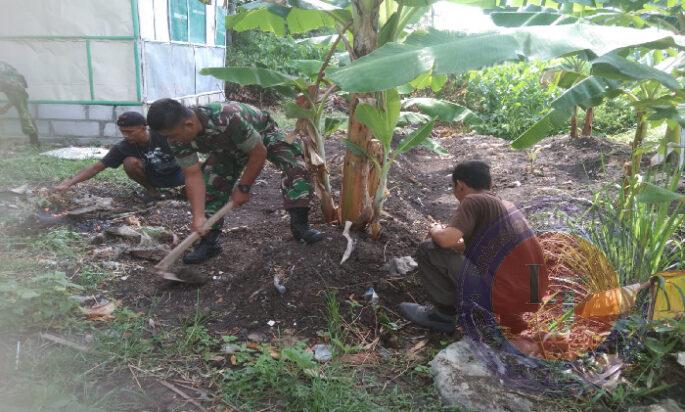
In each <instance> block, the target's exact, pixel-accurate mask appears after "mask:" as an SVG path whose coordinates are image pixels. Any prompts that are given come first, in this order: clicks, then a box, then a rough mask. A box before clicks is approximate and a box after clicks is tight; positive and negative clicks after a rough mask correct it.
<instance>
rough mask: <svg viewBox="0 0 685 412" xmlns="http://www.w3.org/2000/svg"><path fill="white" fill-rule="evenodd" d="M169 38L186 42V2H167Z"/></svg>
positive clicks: (172, 0) (182, 0)
mask: <svg viewBox="0 0 685 412" xmlns="http://www.w3.org/2000/svg"><path fill="white" fill-rule="evenodd" d="M169 37H170V38H171V40H173V41H185V42H187V41H188V0H169Z"/></svg>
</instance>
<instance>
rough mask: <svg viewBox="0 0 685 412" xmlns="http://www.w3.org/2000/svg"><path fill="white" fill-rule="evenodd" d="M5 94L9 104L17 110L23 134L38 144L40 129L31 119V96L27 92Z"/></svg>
mask: <svg viewBox="0 0 685 412" xmlns="http://www.w3.org/2000/svg"><path fill="white" fill-rule="evenodd" d="M5 94H6V95H7V100H8V101H9V103H10V104H11V105H12V106H14V108H15V109H17V114H19V121H20V122H21V131H22V133H24V134H25V135H26V136H28V137H29V139H30V140H31V143H34V144H35V143H37V142H38V129H37V128H36V123H35V122H34V121H33V118H31V112H29V103H28V98H29V96H28V95H27V94H26V92H17V93H14V92H7V91H6V92H5Z"/></svg>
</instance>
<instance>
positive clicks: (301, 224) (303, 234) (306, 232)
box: [288, 207, 323, 245]
mask: <svg viewBox="0 0 685 412" xmlns="http://www.w3.org/2000/svg"><path fill="white" fill-rule="evenodd" d="M288 213H289V214H290V230H291V231H292V232H293V237H294V238H295V240H298V241H299V240H304V241H305V243H307V244H308V245H311V244H312V243H316V242H318V241H319V240H321V239H323V234H322V233H321V232H319V231H318V230H316V229H312V228H310V227H309V208H308V207H295V208H292V209H288Z"/></svg>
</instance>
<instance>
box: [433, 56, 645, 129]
mask: <svg viewBox="0 0 685 412" xmlns="http://www.w3.org/2000/svg"><path fill="white" fill-rule="evenodd" d="M549 64H550V63H548V62H547V63H546V62H520V63H508V64H504V65H500V66H495V67H490V68H486V69H483V70H480V71H472V72H469V73H467V74H465V75H462V76H459V77H457V78H452V79H450V80H449V81H448V83H447V84H446V85H445V88H444V89H443V90H442V91H441V92H439V93H438V96H439V97H441V98H444V99H448V100H453V101H454V102H456V103H458V104H461V105H463V106H466V107H468V108H469V109H471V110H473V111H474V112H476V113H477V114H478V115H479V116H480V117H481V119H483V124H482V125H480V126H479V127H477V128H476V130H477V131H478V132H479V133H483V134H489V135H494V136H498V137H502V138H504V139H514V138H516V137H517V136H518V135H519V134H521V133H522V132H524V131H526V130H527V129H528V128H529V127H530V126H532V125H533V124H534V123H535V122H536V121H538V120H539V119H540V118H541V117H542V116H544V115H545V114H546V113H547V112H548V111H549V107H550V103H551V102H552V101H553V100H554V99H556V98H557V97H559V96H560V95H561V94H562V93H563V92H564V90H563V89H561V88H559V87H557V86H555V85H553V84H545V83H544V82H541V78H542V75H543V72H544V71H545V69H546V68H547V67H548V66H549ZM429 94H430V93H429ZM583 116H584V111H583V110H582V109H581V110H579V111H578V127H579V128H580V127H582V124H583V123H582V122H583ZM635 124H636V121H635V118H634V114H633V109H632V107H631V106H630V105H629V104H628V102H627V101H625V99H612V100H609V101H607V102H605V103H603V104H601V105H600V106H598V107H596V108H595V109H594V122H593V135H596V136H606V135H613V134H617V133H621V132H624V131H626V130H629V129H631V128H633V127H634V126H635ZM569 129H570V119H569V124H568V127H565V128H560V129H559V130H555V131H553V133H568V132H569Z"/></svg>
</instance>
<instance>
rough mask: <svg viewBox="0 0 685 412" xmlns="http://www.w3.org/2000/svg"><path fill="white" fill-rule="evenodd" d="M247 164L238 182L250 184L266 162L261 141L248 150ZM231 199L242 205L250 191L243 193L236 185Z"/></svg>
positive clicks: (248, 198) (264, 149)
mask: <svg viewBox="0 0 685 412" xmlns="http://www.w3.org/2000/svg"><path fill="white" fill-rule="evenodd" d="M248 156H249V157H248V160H247V166H245V171H243V175H242V176H240V180H239V181H238V182H239V183H242V184H246V185H252V184H253V183H254V181H255V180H257V176H259V174H260V173H261V172H262V169H263V168H264V163H265V162H266V147H265V146H264V144H263V143H262V142H258V143H257V144H256V145H255V147H253V148H252V150H250V151H249V152H248ZM231 200H233V203H234V204H235V205H236V206H240V205H243V204H245V203H247V202H248V201H249V200H250V193H243V192H241V191H240V190H238V188H237V187H236V188H235V189H234V190H233V193H232V194H231Z"/></svg>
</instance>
